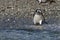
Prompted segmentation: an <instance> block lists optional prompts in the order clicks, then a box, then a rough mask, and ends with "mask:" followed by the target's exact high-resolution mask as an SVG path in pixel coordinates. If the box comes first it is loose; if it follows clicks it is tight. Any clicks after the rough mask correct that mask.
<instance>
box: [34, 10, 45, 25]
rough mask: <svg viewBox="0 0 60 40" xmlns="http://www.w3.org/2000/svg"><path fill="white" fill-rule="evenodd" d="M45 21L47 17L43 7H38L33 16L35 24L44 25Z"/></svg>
mask: <svg viewBox="0 0 60 40" xmlns="http://www.w3.org/2000/svg"><path fill="white" fill-rule="evenodd" d="M44 22H45V18H44V16H43V13H42V10H41V9H36V10H35V13H34V17H33V23H34V24H35V25H42V24H43V23H44Z"/></svg>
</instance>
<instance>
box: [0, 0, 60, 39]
mask: <svg viewBox="0 0 60 40" xmlns="http://www.w3.org/2000/svg"><path fill="white" fill-rule="evenodd" d="M55 1H56V3H52V4H49V3H42V4H40V5H39V3H38V2H37V1H36V0H0V40H60V0H55ZM37 8H41V9H42V11H43V14H44V17H45V19H46V21H47V22H48V24H43V25H42V26H39V25H38V26H35V25H33V14H34V11H35V10H36V9H37ZM44 10H45V11H44ZM20 29H23V30H20ZM35 29H36V30H35ZM33 30H34V31H33Z"/></svg>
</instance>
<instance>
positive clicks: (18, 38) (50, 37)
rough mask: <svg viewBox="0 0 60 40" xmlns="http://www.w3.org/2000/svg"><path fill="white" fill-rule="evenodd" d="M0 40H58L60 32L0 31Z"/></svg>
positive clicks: (59, 39)
mask: <svg viewBox="0 0 60 40" xmlns="http://www.w3.org/2000/svg"><path fill="white" fill-rule="evenodd" d="M0 40H60V32H57V31H46V30H45V31H44V30H41V31H28V30H0Z"/></svg>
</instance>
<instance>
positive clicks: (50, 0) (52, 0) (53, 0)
mask: <svg viewBox="0 0 60 40" xmlns="http://www.w3.org/2000/svg"><path fill="white" fill-rule="evenodd" d="M36 1H38V3H39V4H41V3H47V2H49V3H50V4H51V3H53V2H54V3H56V2H55V0H36Z"/></svg>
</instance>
